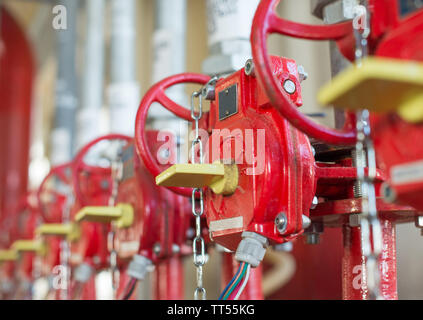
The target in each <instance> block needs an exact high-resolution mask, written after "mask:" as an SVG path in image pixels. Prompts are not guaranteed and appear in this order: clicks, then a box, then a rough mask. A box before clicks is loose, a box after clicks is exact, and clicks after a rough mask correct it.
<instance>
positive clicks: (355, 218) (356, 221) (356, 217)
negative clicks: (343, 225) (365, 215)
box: [349, 213, 361, 227]
mask: <svg viewBox="0 0 423 320" xmlns="http://www.w3.org/2000/svg"><path fill="white" fill-rule="evenodd" d="M349 223H350V226H351V227H359V226H360V223H361V214H360V213H357V214H350V216H349Z"/></svg>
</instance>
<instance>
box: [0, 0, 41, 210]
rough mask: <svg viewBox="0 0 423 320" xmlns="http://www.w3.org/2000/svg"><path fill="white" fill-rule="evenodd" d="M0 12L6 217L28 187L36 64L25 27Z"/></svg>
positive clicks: (0, 189) (1, 176)
mask: <svg viewBox="0 0 423 320" xmlns="http://www.w3.org/2000/svg"><path fill="white" fill-rule="evenodd" d="M0 14H1V18H0V23H1V27H0V36H1V41H0V218H4V215H5V214H6V213H7V212H9V211H10V212H11V210H12V208H14V205H15V204H16V203H18V202H19V199H20V198H21V197H22V196H23V195H24V194H25V193H26V190H27V179H28V178H27V176H28V162H29V141H30V110H31V89H32V80H33V69H34V64H33V57H32V53H31V48H30V45H29V42H28V41H27V39H26V37H25V34H24V32H23V30H22V29H21V28H20V26H19V25H18V24H17V22H16V21H15V20H14V19H13V17H12V16H10V14H9V13H8V12H7V11H6V10H5V9H4V8H0ZM2 216H3V217H2Z"/></svg>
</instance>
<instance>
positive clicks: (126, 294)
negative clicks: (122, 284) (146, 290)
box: [122, 278, 138, 300]
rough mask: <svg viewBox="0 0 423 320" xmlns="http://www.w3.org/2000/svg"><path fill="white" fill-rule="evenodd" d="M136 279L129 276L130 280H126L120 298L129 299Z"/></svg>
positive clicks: (135, 284)
mask: <svg viewBox="0 0 423 320" xmlns="http://www.w3.org/2000/svg"><path fill="white" fill-rule="evenodd" d="M137 282H138V281H137V279H135V278H131V280H129V281H128V284H127V285H126V288H125V291H124V295H123V298H122V300H129V299H130V298H131V296H132V294H133V293H134V290H135V287H136V286H137Z"/></svg>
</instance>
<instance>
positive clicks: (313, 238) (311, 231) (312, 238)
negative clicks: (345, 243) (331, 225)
mask: <svg viewBox="0 0 423 320" xmlns="http://www.w3.org/2000/svg"><path fill="white" fill-rule="evenodd" d="M322 233H323V223H321V222H313V223H311V225H310V227H308V228H307V229H306V230H305V231H304V234H305V235H306V243H307V244H319V242H320V234H322Z"/></svg>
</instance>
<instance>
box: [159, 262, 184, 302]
mask: <svg viewBox="0 0 423 320" xmlns="http://www.w3.org/2000/svg"><path fill="white" fill-rule="evenodd" d="M153 282H154V284H153V297H154V300H183V299H184V293H185V290H184V270H183V265H182V259H181V257H180V256H178V255H175V256H171V257H169V258H166V259H165V260H163V261H161V262H159V263H158V264H157V265H156V269H155V271H154V276H153Z"/></svg>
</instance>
